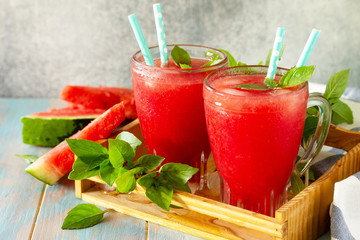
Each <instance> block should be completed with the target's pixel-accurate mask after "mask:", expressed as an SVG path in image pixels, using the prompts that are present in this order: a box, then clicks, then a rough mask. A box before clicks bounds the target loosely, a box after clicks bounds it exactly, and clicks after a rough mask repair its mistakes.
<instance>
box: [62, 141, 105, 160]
mask: <svg viewBox="0 0 360 240" xmlns="http://www.w3.org/2000/svg"><path fill="white" fill-rule="evenodd" d="M66 142H67V144H68V145H69V147H70V149H71V151H72V152H73V153H74V154H75V155H76V156H78V157H82V158H87V159H95V158H97V157H99V156H100V155H108V150H107V149H106V148H105V147H103V146H101V145H100V144H98V143H96V142H93V141H89V140H85V139H72V138H67V139H66Z"/></svg>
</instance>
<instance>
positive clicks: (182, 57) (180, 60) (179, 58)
mask: <svg viewBox="0 0 360 240" xmlns="http://www.w3.org/2000/svg"><path fill="white" fill-rule="evenodd" d="M171 58H172V59H173V61H174V63H175V64H176V65H178V66H181V65H180V64H186V65H191V58H190V55H189V53H188V52H187V51H185V50H184V49H182V48H181V47H179V46H177V45H175V46H174V48H173V49H172V50H171Z"/></svg>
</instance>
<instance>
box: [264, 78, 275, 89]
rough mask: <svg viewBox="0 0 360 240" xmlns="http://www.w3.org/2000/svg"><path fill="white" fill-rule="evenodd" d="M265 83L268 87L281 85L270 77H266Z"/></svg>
mask: <svg viewBox="0 0 360 240" xmlns="http://www.w3.org/2000/svg"><path fill="white" fill-rule="evenodd" d="M264 83H265V85H266V87H268V88H276V87H277V86H278V85H279V84H278V83H277V82H276V81H275V80H274V79H270V78H265V81H264Z"/></svg>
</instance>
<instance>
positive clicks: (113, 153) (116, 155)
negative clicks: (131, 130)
mask: <svg viewBox="0 0 360 240" xmlns="http://www.w3.org/2000/svg"><path fill="white" fill-rule="evenodd" d="M108 142H109V160H110V162H111V164H112V166H113V167H114V168H120V167H122V166H123V165H124V162H125V159H124V157H123V155H122V153H121V151H123V145H122V144H121V143H119V141H117V140H115V139H109V140H108Z"/></svg>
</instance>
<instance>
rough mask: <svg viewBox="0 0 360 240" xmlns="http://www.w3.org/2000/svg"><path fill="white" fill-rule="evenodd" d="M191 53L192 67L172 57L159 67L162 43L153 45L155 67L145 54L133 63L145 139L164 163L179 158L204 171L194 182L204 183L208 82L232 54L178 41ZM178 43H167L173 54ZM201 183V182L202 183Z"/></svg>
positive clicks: (223, 66) (177, 161)
mask: <svg viewBox="0 0 360 240" xmlns="http://www.w3.org/2000/svg"><path fill="white" fill-rule="evenodd" d="M178 46H179V47H181V48H183V49H185V50H186V51H187V52H188V53H189V55H190V57H191V66H192V69H181V68H180V67H178V66H176V65H175V63H174V62H173V61H172V60H171V59H170V60H169V66H167V67H160V65H161V62H160V59H159V58H157V59H156V57H157V56H159V50H158V47H152V48H150V52H151V54H152V56H153V58H154V61H155V65H156V66H155V67H153V66H149V65H146V64H145V62H144V58H143V55H142V53H141V52H140V51H139V52H137V53H135V55H134V56H133V57H132V61H131V71H132V82H133V89H134V95H135V104H136V109H137V113H138V117H139V121H140V126H141V130H142V133H143V135H144V140H145V143H146V145H147V148H148V150H149V152H150V153H154V154H156V155H159V156H162V157H165V161H164V162H163V163H168V162H176V163H183V164H188V165H190V166H193V167H197V168H199V169H200V171H199V172H198V174H197V175H195V176H194V177H193V179H191V181H192V182H196V183H200V182H201V184H203V182H204V177H205V172H206V161H207V158H208V156H209V154H210V145H209V140H208V134H207V131H206V123H205V114H204V102H203V98H202V88H203V82H204V79H205V77H206V76H207V75H209V74H210V73H211V72H213V71H215V70H217V69H221V68H225V67H227V66H228V59H227V56H226V55H225V54H224V53H222V52H221V51H219V50H216V49H213V48H209V47H203V46H197V45H178ZM173 47H174V45H168V50H169V52H170V51H171V50H172V48H173ZM209 51H210V52H213V53H216V54H217V55H218V56H219V57H220V59H222V60H221V61H220V62H219V63H217V64H215V65H212V66H208V67H202V66H203V65H204V64H205V63H207V62H209V60H208V59H206V58H205V53H206V52H209ZM200 186H201V185H200Z"/></svg>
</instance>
